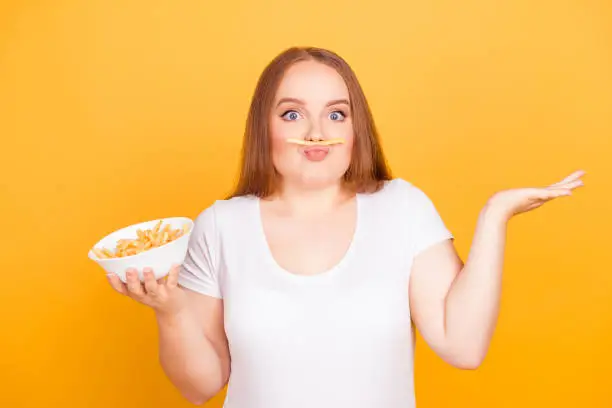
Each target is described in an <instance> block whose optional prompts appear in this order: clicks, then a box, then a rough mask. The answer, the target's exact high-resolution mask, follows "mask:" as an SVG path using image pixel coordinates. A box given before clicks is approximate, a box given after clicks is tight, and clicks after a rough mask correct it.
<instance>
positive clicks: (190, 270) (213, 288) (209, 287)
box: [178, 204, 223, 299]
mask: <svg viewBox="0 0 612 408" xmlns="http://www.w3.org/2000/svg"><path fill="white" fill-rule="evenodd" d="M218 237H219V234H218V230H217V222H216V217H215V206H214V204H213V205H212V206H210V207H208V208H207V209H206V210H204V211H202V213H200V215H198V217H197V218H196V219H195V221H194V226H193V231H192V233H191V236H190V237H189V244H188V249H187V254H186V255H185V259H184V261H183V263H182V265H181V268H180V271H179V276H178V283H179V285H180V286H183V287H185V288H187V289H190V290H193V291H195V292H198V293H201V294H203V295H208V296H211V297H215V298H218V299H221V298H222V297H223V296H222V291H221V286H220V282H219V253H218V248H219V238H218Z"/></svg>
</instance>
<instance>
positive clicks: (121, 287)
mask: <svg viewBox="0 0 612 408" xmlns="http://www.w3.org/2000/svg"><path fill="white" fill-rule="evenodd" d="M106 278H107V279H108V283H110V285H111V287H112V288H113V289H114V290H116V291H117V292H119V293H121V294H122V295H127V294H128V291H127V287H126V286H125V283H123V282H121V279H119V277H118V276H117V275H115V274H108V275H106Z"/></svg>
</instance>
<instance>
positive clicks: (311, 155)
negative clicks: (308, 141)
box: [302, 146, 329, 162]
mask: <svg viewBox="0 0 612 408" xmlns="http://www.w3.org/2000/svg"><path fill="white" fill-rule="evenodd" d="M302 153H303V154H304V157H306V159H308V160H310V161H314V162H318V161H321V160H323V159H325V157H327V155H328V154H329V147H325V146H311V147H306V148H304V149H302Z"/></svg>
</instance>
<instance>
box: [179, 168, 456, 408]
mask: <svg viewBox="0 0 612 408" xmlns="http://www.w3.org/2000/svg"><path fill="white" fill-rule="evenodd" d="M357 211H358V217H357V228H356V231H355V234H354V237H353V240H352V243H351V245H350V247H349V249H348V251H347V253H346V254H345V256H344V258H343V259H342V260H341V261H340V262H339V263H338V264H337V265H336V266H335V267H333V268H331V269H330V270H328V271H326V272H324V273H321V274H317V275H310V276H305V275H296V274H292V273H290V272H288V271H285V270H284V269H283V268H281V267H280V266H279V265H278V264H277V263H276V262H275V260H274V258H273V256H272V254H271V252H270V249H269V247H268V245H267V241H266V238H265V235H264V232H263V228H262V223H261V217H260V212H259V199H258V198H256V197H250V196H245V197H237V198H232V199H229V200H220V201H216V202H215V203H214V204H213V205H211V206H210V207H209V208H207V209H206V210H204V211H203V212H202V213H201V214H200V215H199V216H198V218H197V219H196V223H195V227H194V230H193V233H192V234H193V235H192V238H191V243H190V247H189V251H188V254H187V257H186V259H185V262H184V265H183V268H181V273H180V275H179V283H180V285H182V286H184V287H186V288H188V289H191V290H194V291H196V292H199V293H202V294H205V295H208V296H213V297H216V298H222V299H223V301H224V308H225V319H224V321H225V329H226V334H227V338H228V340H229V347H230V354H231V376H230V380H229V384H228V391H227V397H226V400H225V405H224V407H225V408H315V407H316V408H339V407H342V408H372V407H385V408H412V407H414V406H415V401H414V399H415V397H414V385H413V352H414V336H413V331H412V325H411V317H410V309H409V302H408V279H409V275H410V269H411V264H412V260H413V258H414V256H415V255H416V254H417V253H418V252H420V251H422V250H423V249H425V248H426V247H428V246H430V245H432V244H434V243H436V242H439V241H442V240H445V239H450V238H452V235H451V233H450V232H449V231H448V230H447V228H446V227H445V225H444V223H443V221H442V220H441V218H440V216H439V215H438V212H437V211H436V209H435V207H434V205H433V204H432V202H431V201H430V199H429V198H428V197H427V196H426V195H425V194H424V193H423V192H422V191H421V190H420V189H418V188H417V187H415V186H414V185H412V184H410V183H409V182H407V181H404V180H402V179H394V180H392V181H389V182H387V183H386V185H385V187H384V188H383V189H382V190H380V191H378V192H376V193H373V194H359V195H358V196H357Z"/></svg>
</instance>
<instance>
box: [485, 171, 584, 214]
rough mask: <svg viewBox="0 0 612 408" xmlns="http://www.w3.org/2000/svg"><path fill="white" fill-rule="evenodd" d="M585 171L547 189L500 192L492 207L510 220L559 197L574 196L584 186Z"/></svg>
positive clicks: (578, 172) (571, 175) (520, 189)
mask: <svg viewBox="0 0 612 408" xmlns="http://www.w3.org/2000/svg"><path fill="white" fill-rule="evenodd" d="M584 175H585V172H584V171H583V170H579V171H576V172H574V173H572V174H570V175H569V176H567V177H566V178H564V179H563V180H561V181H559V182H558V183H554V184H551V185H549V186H546V187H530V188H514V189H510V190H504V191H500V192H499V193H496V194H495V195H494V196H493V197H492V198H491V205H492V206H494V207H495V208H496V209H497V210H499V211H501V213H503V214H504V215H506V216H507V217H508V218H510V217H512V216H514V215H517V214H521V213H524V212H527V211H531V210H533V209H536V208H538V207H540V206H542V205H543V204H544V203H547V202H549V201H551V200H554V199H555V198H558V197H566V196H570V195H572V191H573V190H575V189H576V188H578V187H581V186H583V185H584V182H583V181H582V177H583V176H584Z"/></svg>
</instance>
